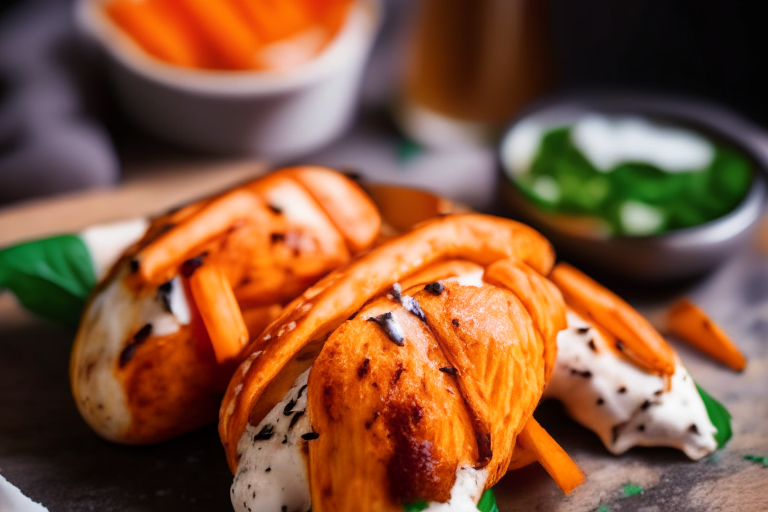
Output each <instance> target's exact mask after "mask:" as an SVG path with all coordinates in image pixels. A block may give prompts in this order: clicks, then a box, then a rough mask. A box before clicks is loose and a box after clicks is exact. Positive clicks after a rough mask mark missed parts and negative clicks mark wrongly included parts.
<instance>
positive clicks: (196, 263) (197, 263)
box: [181, 255, 203, 277]
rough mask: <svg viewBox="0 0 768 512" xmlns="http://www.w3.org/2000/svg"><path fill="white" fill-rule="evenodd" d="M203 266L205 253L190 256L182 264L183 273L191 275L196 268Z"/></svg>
mask: <svg viewBox="0 0 768 512" xmlns="http://www.w3.org/2000/svg"><path fill="white" fill-rule="evenodd" d="M202 266H203V255H200V256H195V257H194V258H190V259H188V260H187V261H185V262H184V263H182V264H181V275H183V276H184V277H191V276H192V274H194V273H195V270H197V269H199V268H200V267H202Z"/></svg>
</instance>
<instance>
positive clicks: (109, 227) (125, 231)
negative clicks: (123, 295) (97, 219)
mask: <svg viewBox="0 0 768 512" xmlns="http://www.w3.org/2000/svg"><path fill="white" fill-rule="evenodd" d="M148 227H149V221H148V220H147V219H133V220H127V221H122V222H113V223H111V224H101V225H98V226H93V227H90V228H88V229H86V230H84V231H82V232H81V233H80V234H79V235H78V236H79V237H80V239H81V240H82V241H83V242H84V243H85V246H86V247H87V248H88V252H89V253H90V255H91V262H92V263H93V270H94V273H95V275H96V280H97V281H101V279H102V278H103V277H104V276H105V275H106V273H107V271H108V270H109V269H110V268H112V265H114V263H115V262H116V261H117V259H118V258H119V257H120V256H121V255H122V254H123V252H124V251H125V250H126V249H127V248H128V247H129V246H131V245H132V244H134V243H136V242H137V241H138V240H139V239H140V238H141V237H142V236H144V233H146V232H147V228H148Z"/></svg>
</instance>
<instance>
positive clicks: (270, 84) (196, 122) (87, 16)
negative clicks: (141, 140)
mask: <svg viewBox="0 0 768 512" xmlns="http://www.w3.org/2000/svg"><path fill="white" fill-rule="evenodd" d="M212 1H216V0H212ZM103 2H104V0H78V1H77V2H76V4H75V16H76V20H77V23H78V26H79V27H81V29H83V30H84V31H85V32H86V34H88V35H89V36H90V37H92V38H93V39H95V40H96V41H97V43H98V44H99V45H100V46H101V47H102V48H103V50H104V51H105V53H106V54H107V56H108V61H109V68H110V73H111V75H112V79H113V83H114V87H115V89H116V92H117V97H118V101H119V102H120V104H121V107H122V109H123V110H124V111H125V113H126V114H127V115H128V116H129V117H130V118H131V119H132V120H134V121H135V122H136V123H137V124H138V125H140V126H141V127H143V128H145V129H146V130H147V131H149V132H151V133H153V134H155V135H157V136H159V137H161V138H163V139H166V140H168V141H171V142H173V143H176V144H179V145H182V146H186V147H189V148H193V149H197V150H203V151H211V152H219V153H248V154H255V155H259V156H263V157H267V158H287V157H295V156H298V155H301V154H303V153H308V152H310V151H313V150H315V149H317V148H319V147H321V146H323V145H325V144H327V143H329V142H330V141H331V140H333V139H334V138H335V137H337V136H338V135H340V134H341V133H342V132H343V131H344V129H345V128H346V127H347V126H348V124H349V122H350V121H351V119H352V116H353V114H354V110H355V107H356V105H357V100H358V96H359V95H358V90H359V86H360V81H361V78H362V74H363V70H364V67H365V62H366V59H367V57H368V54H369V53H370V49H371V46H372V43H373V40H374V38H375V36H376V32H377V29H378V26H379V22H380V20H381V16H382V12H381V4H380V2H379V0H358V1H357V2H355V4H354V5H353V6H352V8H351V9H350V12H349V15H348V16H347V20H346V22H345V24H344V26H343V27H342V28H341V30H340V31H339V33H338V34H337V35H336V37H335V38H334V40H333V41H331V43H330V44H329V45H328V46H327V47H326V48H325V49H324V50H323V51H322V52H321V53H320V54H319V55H318V56H316V57H315V58H314V59H312V60H311V61H310V62H308V63H306V64H304V65H302V66H300V67H298V68H295V69H291V70H286V71H210V70H200V69H190V68H182V67H178V66H172V65H169V64H165V63H163V62H161V61H159V60H157V59H155V58H154V57H152V56H150V55H149V54H147V53H146V52H144V51H143V50H142V49H141V48H140V47H139V46H138V45H137V44H136V43H134V42H133V40H131V39H130V38H129V37H128V36H127V35H126V34H124V33H123V32H122V31H121V30H120V29H119V28H118V27H117V26H115V25H114V24H113V23H112V22H111V21H110V20H109V18H108V17H107V16H106V14H105V13H104V10H103V9H102V8H101V7H102V4H103Z"/></svg>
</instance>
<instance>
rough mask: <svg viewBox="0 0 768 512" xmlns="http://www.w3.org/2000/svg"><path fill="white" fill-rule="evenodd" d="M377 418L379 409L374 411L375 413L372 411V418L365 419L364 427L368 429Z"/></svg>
mask: <svg viewBox="0 0 768 512" xmlns="http://www.w3.org/2000/svg"><path fill="white" fill-rule="evenodd" d="M377 419H379V411H376V412H375V413H373V419H372V420H370V421H366V422H365V428H366V430H369V429H370V428H371V426H373V423H374V422H375V421H376V420H377Z"/></svg>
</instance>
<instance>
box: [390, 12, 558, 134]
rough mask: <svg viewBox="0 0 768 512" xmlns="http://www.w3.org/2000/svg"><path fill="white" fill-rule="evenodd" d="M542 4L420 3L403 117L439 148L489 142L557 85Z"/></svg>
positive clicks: (411, 129) (407, 128)
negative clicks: (502, 128) (522, 111)
mask: <svg viewBox="0 0 768 512" xmlns="http://www.w3.org/2000/svg"><path fill="white" fill-rule="evenodd" d="M548 29H549V19H548V10H547V2H546V1H544V0H421V1H420V5H419V7H418V9H417V19H416V27H415V33H414V37H413V41H412V44H411V48H410V50H411V51H410V54H409V62H408V68H407V70H406V81H405V94H404V100H403V102H402V104H401V105H400V108H399V110H398V117H399V121H400V123H401V125H402V127H403V129H404V130H405V131H406V133H407V134H408V135H409V136H410V137H412V138H413V139H414V140H416V141H417V142H419V143H421V144H424V145H426V146H430V147H435V148H440V147H451V146H456V145H475V144H482V143H484V142H487V141H489V140H490V139H491V138H492V137H493V135H494V134H495V133H496V131H497V130H498V129H499V128H501V127H502V126H503V125H504V124H505V123H506V122H507V121H508V120H509V119H510V118H511V117H512V116H513V115H515V113H517V112H518V111H519V110H520V108H521V107H523V106H525V105H526V104H528V103H529V102H530V101H531V100H533V99H535V98H536V97H538V96H539V95H541V94H542V93H543V92H546V91H547V89H548V88H549V86H550V83H551V77H552V67H553V59H552V51H551V46H552V45H551V41H550V37H549V30H548Z"/></svg>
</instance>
